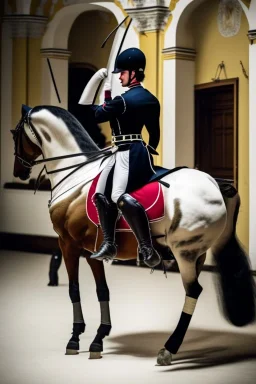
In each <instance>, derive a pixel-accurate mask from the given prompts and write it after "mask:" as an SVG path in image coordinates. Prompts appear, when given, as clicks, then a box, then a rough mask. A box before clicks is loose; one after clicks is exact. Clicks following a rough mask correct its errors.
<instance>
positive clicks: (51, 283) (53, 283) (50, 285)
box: [48, 281, 59, 287]
mask: <svg viewBox="0 0 256 384" xmlns="http://www.w3.org/2000/svg"><path fill="white" fill-rule="evenodd" d="M58 285H59V284H58V282H53V281H50V282H49V283H48V287H58Z"/></svg>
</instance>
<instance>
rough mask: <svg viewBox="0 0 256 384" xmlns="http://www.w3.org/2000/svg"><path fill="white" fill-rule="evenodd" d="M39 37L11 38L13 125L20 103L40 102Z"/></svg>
mask: <svg viewBox="0 0 256 384" xmlns="http://www.w3.org/2000/svg"><path fill="white" fill-rule="evenodd" d="M40 47H41V39H32V38H30V39H29V38H28V39H26V38H15V39H13V67H12V71H13V84H12V92H13V104H12V111H13V113H12V117H13V125H14V126H15V124H16V123H17V122H18V120H19V119H20V111H21V105H22V104H28V105H29V106H31V107H34V106H36V105H40V104H41V56H40Z"/></svg>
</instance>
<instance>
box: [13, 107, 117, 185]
mask: <svg viewBox="0 0 256 384" xmlns="http://www.w3.org/2000/svg"><path fill="white" fill-rule="evenodd" d="M32 111H33V109H30V110H29V112H27V114H26V115H25V116H24V117H23V118H22V119H21V120H20V122H19V123H18V125H17V127H16V128H15V130H12V131H11V132H12V134H13V139H14V144H15V147H14V148H15V150H14V156H15V158H17V160H18V161H19V163H20V164H21V165H22V166H23V167H25V168H28V169H29V170H31V169H32V167H33V166H34V165H38V164H45V163H47V162H50V161H55V160H60V159H68V158H72V157H77V156H86V157H87V159H86V161H83V162H81V163H78V164H74V165H70V166H67V167H63V168H60V169H55V170H53V171H47V169H46V166H45V165H44V167H43V169H42V170H41V172H40V173H39V175H38V178H37V181H36V187H35V192H36V190H37V189H38V188H39V185H40V177H41V174H42V172H43V171H44V170H45V171H46V173H47V174H48V175H49V174H52V173H57V172H62V171H66V170H68V169H72V171H71V172H69V173H68V174H67V175H66V176H65V177H63V178H62V179H61V180H60V181H59V182H58V183H57V184H56V185H55V186H54V188H52V189H51V192H53V190H54V189H55V188H56V187H57V186H59V185H60V184H61V183H62V182H63V181H64V180H65V179H67V178H68V177H69V176H71V175H72V174H73V173H74V172H76V171H77V170H78V169H80V168H82V167H83V166H85V165H86V164H89V163H91V162H94V161H96V160H99V159H101V158H102V159H103V160H104V158H106V157H108V156H111V155H113V153H114V152H113V150H111V149H110V148H109V147H107V148H104V149H101V150H97V151H94V152H79V153H74V154H71V155H63V156H55V157H48V158H44V159H41V160H31V161H29V160H27V159H26V158H24V156H25V155H26V153H25V151H24V148H23V145H22V136H21V134H24V135H25V137H26V140H28V141H29V142H30V143H32V141H31V139H30V138H29V137H28V135H27V133H26V131H25V129H24V124H25V123H26V124H27V125H28V127H29V130H30V132H31V134H32V135H33V136H34V138H35V139H36V140H37V142H38V147H39V148H41V146H42V140H41V137H40V135H39V134H38V132H37V130H36V128H35V126H34V125H33V123H32V121H31V118H30V115H31V112H32ZM33 145H37V144H35V143H33Z"/></svg>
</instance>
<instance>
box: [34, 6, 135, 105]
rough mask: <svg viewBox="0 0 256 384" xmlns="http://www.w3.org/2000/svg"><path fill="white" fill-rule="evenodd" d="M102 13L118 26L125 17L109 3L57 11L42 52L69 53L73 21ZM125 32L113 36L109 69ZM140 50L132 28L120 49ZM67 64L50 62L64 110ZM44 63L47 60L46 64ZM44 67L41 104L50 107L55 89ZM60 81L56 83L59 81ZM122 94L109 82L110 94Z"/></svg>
mask: <svg viewBox="0 0 256 384" xmlns="http://www.w3.org/2000/svg"><path fill="white" fill-rule="evenodd" d="M95 10H97V11H101V12H104V13H106V12H107V13H112V14H113V15H114V17H115V18H116V20H117V23H118V24H119V23H120V22H121V21H122V20H123V19H124V15H123V13H122V11H121V9H120V8H119V7H118V6H117V5H116V4H114V3H110V2H95V3H90V4H88V3H87V4H85V3H81V4H74V5H70V6H67V7H64V8H62V9H60V10H59V11H58V12H57V13H56V14H55V16H54V18H53V19H52V20H51V21H50V22H49V24H48V27H47V30H46V33H45V35H44V37H43V39H42V46H41V48H42V50H53V51H54V50H55V51H56V50H59V51H60V50H61V51H62V52H68V51H67V50H68V38H69V33H70V30H71V27H72V25H73V23H74V21H75V19H76V18H77V17H78V16H79V15H80V14H82V13H84V12H88V11H95ZM124 30H125V25H122V26H121V27H120V28H119V29H118V30H117V32H116V35H115V39H114V42H113V46H112V48H111V52H110V57H109V61H108V68H112V67H114V62H115V58H116V54H117V50H118V48H119V46H120V42H121V40H122V36H123V33H124ZM131 45H132V46H135V47H138V46H139V38H138V35H137V34H136V32H135V30H134V29H133V28H130V29H129V31H128V33H127V36H126V39H125V42H124V44H123V49H125V48H126V47H129V46H131ZM67 58H68V57H66V60H59V59H58V58H57V56H56V59H53V60H52V65H53V67H54V65H55V69H56V70H55V73H56V82H57V83H59V84H61V88H62V94H63V96H62V102H61V106H62V107H64V108H67V87H68V85H67V78H68V75H67V74H68V62H67ZM45 61H46V60H45ZM45 61H44V63H43V71H42V72H43V73H42V76H43V80H42V84H43V89H42V102H43V103H44V102H46V101H48V103H49V100H50V103H51V104H56V103H58V101H57V99H56V95H55V92H54V89H53V87H52V84H51V80H50V78H49V73H48V68H47V64H46V63H45ZM58 80H59V81H58ZM120 92H121V85H120V84H119V82H118V81H117V79H115V77H114V78H113V82H112V94H113V95H116V94H118V93H120ZM99 98H100V101H103V91H101V93H100V94H99Z"/></svg>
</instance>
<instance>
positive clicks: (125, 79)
mask: <svg viewBox="0 0 256 384" xmlns="http://www.w3.org/2000/svg"><path fill="white" fill-rule="evenodd" d="M134 76H135V72H134V71H132V72H131V78H132V79H133V78H134ZM119 80H120V82H121V84H122V87H127V85H128V83H129V71H122V72H120V76H119Z"/></svg>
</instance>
